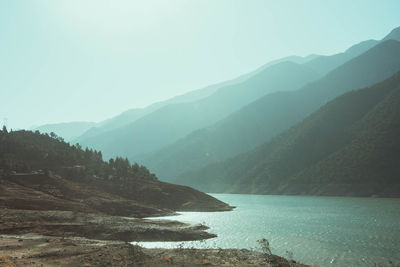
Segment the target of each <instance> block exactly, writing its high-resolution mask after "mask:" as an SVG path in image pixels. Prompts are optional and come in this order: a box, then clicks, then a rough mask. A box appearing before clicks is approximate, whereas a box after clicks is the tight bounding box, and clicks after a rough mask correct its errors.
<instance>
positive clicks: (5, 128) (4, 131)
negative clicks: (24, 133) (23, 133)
mask: <svg viewBox="0 0 400 267" xmlns="http://www.w3.org/2000/svg"><path fill="white" fill-rule="evenodd" d="M3 133H8V131H7V127H6V126H5V125H3Z"/></svg>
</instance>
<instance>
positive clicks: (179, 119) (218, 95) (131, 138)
mask: <svg viewBox="0 0 400 267" xmlns="http://www.w3.org/2000/svg"><path fill="white" fill-rule="evenodd" d="M287 77H290V79H288V78H287ZM317 77H318V75H317V74H316V73H315V72H314V71H312V70H311V69H309V68H308V67H305V66H303V65H299V64H296V63H293V62H282V63H278V64H274V65H272V66H270V67H267V68H265V69H263V70H262V71H260V72H259V73H257V74H256V75H253V76H251V77H250V78H248V79H247V80H245V81H243V82H241V83H237V84H232V85H229V86H224V87H222V88H219V89H218V90H217V91H216V92H214V93H213V94H212V95H210V96H208V97H206V98H203V99H200V100H198V101H194V102H188V103H180V104H173V105H167V106H164V107H162V108H160V109H158V110H156V111H155V112H152V113H150V114H148V115H145V116H143V117H141V118H140V119H138V120H136V121H135V122H133V123H131V124H129V125H127V126H124V127H119V128H117V129H114V130H112V131H107V132H104V133H102V134H99V135H96V136H93V137H91V138H86V139H83V138H79V139H78V140H79V143H80V144H82V145H84V146H88V147H93V148H96V149H99V150H101V151H102V152H103V154H104V155H105V156H106V157H112V156H116V155H122V156H128V157H131V158H135V157H137V156H138V155H141V154H145V153H149V152H151V151H153V150H156V149H159V148H161V147H162V146H165V145H167V144H169V143H172V142H174V141H176V140H177V139H178V138H180V137H183V136H185V135H186V134H188V133H190V132H192V131H193V130H196V129H199V128H202V127H205V126H208V125H210V124H212V123H214V122H216V121H218V120H220V119H222V118H224V117H225V116H227V115H228V114H230V113H232V112H234V111H236V110H238V109H239V108H241V107H242V106H244V105H246V104H248V103H250V102H252V101H254V100H255V99H257V98H259V97H261V96H263V95H265V94H267V93H269V92H274V91H289V90H295V89H298V88H300V87H301V86H303V85H305V84H307V83H309V82H310V81H313V80H315V79H317Z"/></svg>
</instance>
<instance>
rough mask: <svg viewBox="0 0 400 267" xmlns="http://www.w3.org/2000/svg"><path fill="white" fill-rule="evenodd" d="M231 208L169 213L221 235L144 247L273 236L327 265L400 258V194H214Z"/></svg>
mask: <svg viewBox="0 0 400 267" xmlns="http://www.w3.org/2000/svg"><path fill="white" fill-rule="evenodd" d="M212 195H213V196H214V197H217V198H218V199H220V200H222V201H224V202H227V203H229V204H230V205H233V206H237V208H236V209H235V210H234V211H231V212H182V213H181V215H179V216H171V217H163V219H164V218H169V219H173V220H180V221H184V222H193V223H203V224H205V225H207V226H209V227H210V230H209V232H211V233H215V234H217V235H218V237H217V238H213V239H208V240H205V241H191V242H183V243H182V242H141V243H139V244H140V245H142V246H144V247H166V248H171V247H176V246H177V245H181V246H182V245H183V246H184V247H196V248H248V249H257V242H256V240H258V239H261V238H263V237H265V238H267V239H268V240H269V241H270V244H271V247H272V252H273V253H274V254H278V255H281V256H284V257H288V253H287V251H289V254H290V253H293V258H294V259H295V260H297V261H300V262H303V263H307V264H317V265H324V266H357V265H367V266H369V265H372V266H374V264H377V265H379V264H381V265H382V266H386V265H389V260H391V261H392V262H393V263H394V264H396V265H397V264H400V223H399V222H400V199H375V198H343V197H301V196H261V195H239V194H212Z"/></svg>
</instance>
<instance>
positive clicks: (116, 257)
mask: <svg viewBox="0 0 400 267" xmlns="http://www.w3.org/2000/svg"><path fill="white" fill-rule="evenodd" d="M0 266H44V267H47V266H87V267H88V266H187V267H190V266H293V267H300V266H307V265H302V264H299V263H296V262H294V261H287V260H286V259H284V258H281V257H278V256H275V255H270V256H266V255H263V254H262V253H259V252H254V251H249V250H222V249H221V250H217V249H144V248H141V247H138V246H132V245H130V244H128V243H124V242H120V241H100V240H89V239H85V238H64V239H60V238H57V237H45V236H38V235H25V236H5V235H0Z"/></svg>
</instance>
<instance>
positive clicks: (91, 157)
mask: <svg viewBox="0 0 400 267" xmlns="http://www.w3.org/2000/svg"><path fill="white" fill-rule="evenodd" d="M0 177H2V178H3V179H4V181H5V182H4V183H2V184H1V186H0V191H2V192H3V193H4V194H6V193H9V192H11V191H12V190H11V188H13V190H15V192H20V194H22V195H24V199H18V200H17V201H15V200H16V198H18V197H19V196H18V194H14V196H13V194H8V197H7V198H5V199H1V200H2V202H3V203H2V204H4V203H6V204H7V203H8V205H17V206H18V208H24V205H25V204H27V205H25V208H29V207H30V206H32V205H30V204H29V203H31V202H32V201H33V200H34V199H36V200H38V199H39V200H38V201H39V202H37V203H54V205H55V206H56V207H58V208H57V209H65V207H69V208H68V210H71V209H73V208H75V207H80V206H81V205H79V203H80V202H83V203H84V204H85V203H86V204H87V205H86V206H87V207H88V208H90V209H95V210H97V211H102V212H111V211H112V210H113V209H115V210H116V211H115V212H111V213H113V214H118V215H121V214H125V215H127V214H132V213H135V209H137V211H136V215H137V214H139V215H141V216H145V215H157V214H165V211H164V212H162V211H160V209H169V210H170V211H171V210H210V211H212V210H229V209H230V207H229V206H228V205H226V204H225V203H223V202H221V201H218V200H217V199H215V198H213V197H211V196H208V195H206V194H203V193H201V192H199V191H196V190H194V189H192V188H189V187H184V186H178V185H172V184H167V183H162V182H160V181H158V179H157V178H156V176H155V175H154V174H152V173H150V172H149V171H148V169H147V168H146V167H144V166H139V165H138V164H133V165H132V164H130V163H129V161H128V160H127V159H123V158H120V157H117V158H116V159H110V160H109V161H108V162H105V161H103V160H102V155H101V152H98V151H93V150H89V149H85V150H83V149H82V148H81V147H80V146H79V145H78V144H77V145H73V146H71V145H69V144H68V143H65V142H64V141H63V140H62V138H60V137H58V136H57V135H55V134H51V135H47V134H40V133H39V132H35V133H33V132H30V131H13V132H8V131H7V129H6V128H3V130H2V131H0ZM4 194H3V196H4ZM43 197H46V199H47V200H48V201H47V202H46V199H45V200H43ZM18 203H25V204H22V205H20V204H18ZM77 203H78V204H77ZM46 205H47V204H46ZM49 205H50V204H49ZM0 206H1V205H0ZM33 208H40V205H36V206H35V207H33ZM107 209H109V210H107Z"/></svg>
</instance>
